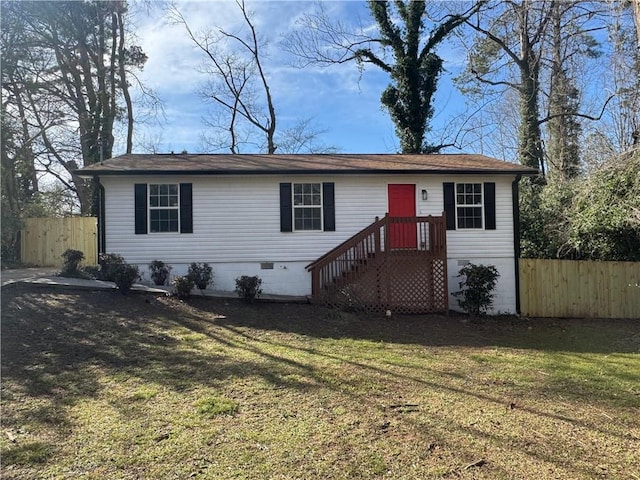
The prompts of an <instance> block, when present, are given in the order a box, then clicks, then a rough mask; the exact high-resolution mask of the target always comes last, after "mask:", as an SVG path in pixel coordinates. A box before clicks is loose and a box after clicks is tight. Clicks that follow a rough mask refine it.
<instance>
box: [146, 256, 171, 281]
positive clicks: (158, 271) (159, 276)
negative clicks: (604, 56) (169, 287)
mask: <svg viewBox="0 0 640 480" xmlns="http://www.w3.org/2000/svg"><path fill="white" fill-rule="evenodd" d="M171 269H172V268H171V267H170V266H169V265H166V264H165V263H164V262H163V261H161V260H153V261H152V262H151V263H150V264H149V271H150V272H151V280H153V283H154V284H156V285H166V284H167V280H169V273H170V272H171Z"/></svg>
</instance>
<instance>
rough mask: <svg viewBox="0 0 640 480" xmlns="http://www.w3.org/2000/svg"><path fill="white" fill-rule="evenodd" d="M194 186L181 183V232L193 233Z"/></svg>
mask: <svg viewBox="0 0 640 480" xmlns="http://www.w3.org/2000/svg"><path fill="white" fill-rule="evenodd" d="M192 197H193V187H192V185H191V184H190V183H181V184H180V233H193V200H192Z"/></svg>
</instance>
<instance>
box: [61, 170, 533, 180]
mask: <svg viewBox="0 0 640 480" xmlns="http://www.w3.org/2000/svg"><path fill="white" fill-rule="evenodd" d="M73 173H74V174H75V175H77V176H79V177H81V178H93V177H96V176H103V175H109V176H110V175H115V176H126V175H161V176H165V175H212V176H216V175H225V176H226V175H375V174H386V175H388V174H392V175H426V174H428V175H451V174H456V175H538V174H539V172H538V171H537V170H535V169H530V168H526V169H517V170H505V169H478V168H466V169H465V168H452V169H437V170H435V169H434V170H426V169H411V170H402V169H401V170H398V169H389V170H383V169H379V170H372V169H349V170H345V169H336V170H332V169H309V170H296V169H278V170H206V169H202V170H149V169H134V170H99V169H95V170H89V171H86V170H85V171H83V170H76V171H75V172H73Z"/></svg>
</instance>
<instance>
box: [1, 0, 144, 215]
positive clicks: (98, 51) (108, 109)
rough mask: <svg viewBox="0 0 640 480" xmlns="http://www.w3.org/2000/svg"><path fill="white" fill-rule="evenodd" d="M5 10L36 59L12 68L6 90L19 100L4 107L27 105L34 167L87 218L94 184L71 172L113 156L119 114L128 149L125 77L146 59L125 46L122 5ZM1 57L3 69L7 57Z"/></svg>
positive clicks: (27, 5) (30, 5)
mask: <svg viewBox="0 0 640 480" xmlns="http://www.w3.org/2000/svg"><path fill="white" fill-rule="evenodd" d="M2 7H3V18H4V17H5V16H7V15H10V16H11V17H12V18H14V19H19V20H20V21H19V24H20V26H21V27H22V28H23V34H22V37H21V38H22V39H23V40H24V42H25V43H24V45H23V47H24V48H25V50H26V51H29V52H36V53H37V55H38V56H37V57H36V56H35V54H31V55H29V56H26V57H23V58H20V59H18V61H17V62H16V63H15V65H14V67H15V68H14V70H13V72H14V76H15V79H16V81H15V82H14V83H13V86H12V87H11V88H12V92H13V94H14V98H15V99H16V101H15V102H14V103H13V104H12V105H10V106H8V108H9V109H10V110H11V109H18V110H19V108H20V104H22V105H23V106H24V107H25V113H24V118H27V119H28V124H29V129H30V135H29V136H31V137H33V138H34V139H35V141H36V142H37V144H38V145H39V149H40V152H39V153H38V158H37V163H38V165H39V167H40V168H42V169H44V170H46V171H47V173H49V174H51V175H54V176H56V177H57V178H58V179H60V181H62V182H64V183H65V184H66V185H67V186H68V187H69V188H72V189H73V190H74V191H75V192H76V194H77V196H78V199H79V203H80V209H81V212H82V213H84V214H87V213H90V212H91V211H92V209H93V208H94V207H93V201H92V200H93V194H92V188H91V185H90V184H86V183H85V182H84V181H83V180H82V179H80V178H79V177H76V176H75V175H74V174H73V172H74V170H75V169H76V168H78V167H79V166H81V165H83V166H84V165H89V164H92V163H96V162H99V161H101V160H103V159H107V158H110V157H111V155H112V150H113V145H114V124H115V122H116V120H117V119H119V118H122V117H123V112H124V117H125V118H126V122H127V123H128V138H127V142H126V144H127V150H128V151H130V150H131V145H132V140H131V137H132V128H133V127H132V122H133V114H132V102H131V98H130V95H129V91H128V80H127V74H128V71H129V69H130V68H139V67H141V66H142V65H143V64H144V62H145V61H146V56H145V55H144V53H143V52H142V50H141V49H140V48H139V47H135V46H130V45H128V38H127V36H126V33H125V28H124V24H125V22H126V11H127V5H126V2H125V1H120V0H117V1H116V0H114V1H108V2H100V1H95V0H94V1H83V2H75V1H65V2H4V3H3V5H2ZM17 23H18V22H16V24H17ZM2 53H3V55H2V57H3V64H4V58H5V54H6V53H7V52H5V51H4V50H3V52H2ZM34 60H37V62H35V61H34ZM3 67H4V65H3ZM36 67H37V68H36ZM3 70H4V68H3ZM4 87H5V84H4V81H3V88H4ZM123 99H124V100H123ZM123 103H124V105H123ZM77 159H81V160H80V162H78V161H77ZM79 163H81V165H79ZM69 178H70V179H71V180H70V181H69Z"/></svg>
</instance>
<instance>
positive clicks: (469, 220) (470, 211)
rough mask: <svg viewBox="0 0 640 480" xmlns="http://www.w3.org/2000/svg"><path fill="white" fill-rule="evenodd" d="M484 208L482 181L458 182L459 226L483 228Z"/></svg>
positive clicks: (457, 205)
mask: <svg viewBox="0 0 640 480" xmlns="http://www.w3.org/2000/svg"><path fill="white" fill-rule="evenodd" d="M483 208H484V203H483V195H482V184H481V183H456V225H457V228H460V229H464V228H483V226H482V219H483V213H482V212H483Z"/></svg>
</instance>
